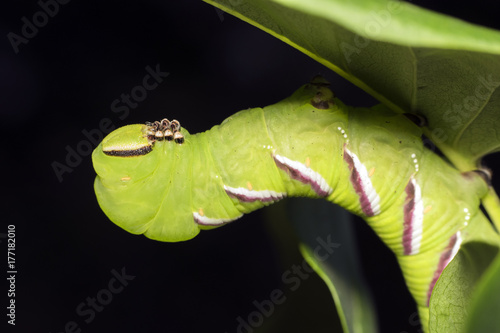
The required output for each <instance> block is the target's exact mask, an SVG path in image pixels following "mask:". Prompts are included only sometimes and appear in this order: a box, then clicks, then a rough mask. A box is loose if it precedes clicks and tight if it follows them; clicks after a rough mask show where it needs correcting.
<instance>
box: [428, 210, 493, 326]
mask: <svg viewBox="0 0 500 333" xmlns="http://www.w3.org/2000/svg"><path fill="white" fill-rule="evenodd" d="M471 223H474V224H476V227H475V228H474V229H471V234H470V235H468V237H467V239H466V240H465V241H464V244H463V245H462V247H461V248H460V251H459V252H458V253H457V255H456V256H455V258H454V259H453V260H452V261H451V263H450V264H449V265H448V266H447V267H446V268H445V270H444V271H443V273H442V275H441V277H440V278H439V280H438V281H437V283H436V286H435V287H434V290H433V292H432V296H431V300H430V319H429V328H430V332H465V325H466V321H467V317H468V315H469V311H470V309H471V300H472V298H473V297H474V295H475V288H476V286H477V285H478V283H479V281H480V279H481V277H483V275H484V274H485V272H486V270H487V269H488V267H489V266H490V264H491V263H492V262H493V260H494V258H495V256H497V255H498V253H499V248H500V241H499V237H498V234H496V233H495V232H494V231H493V229H492V227H491V225H490V224H489V222H488V221H487V220H486V218H484V217H483V216H480V217H478V218H477V219H475V220H474V221H472V222H471ZM490 292H494V291H493V290H491V291H490ZM498 295H499V294H498V293H496V294H494V297H495V298H498ZM496 311H497V312H498V309H496ZM486 318H487V319H486ZM484 320H485V321H486V322H485V323H483V324H484V325H489V323H491V322H492V320H498V315H496V316H492V317H484ZM474 332H490V331H487V330H486V331H485V330H476V331H474Z"/></svg>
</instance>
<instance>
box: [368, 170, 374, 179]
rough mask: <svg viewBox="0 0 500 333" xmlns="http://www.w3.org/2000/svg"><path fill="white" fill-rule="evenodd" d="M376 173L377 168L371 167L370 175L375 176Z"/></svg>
mask: <svg viewBox="0 0 500 333" xmlns="http://www.w3.org/2000/svg"><path fill="white" fill-rule="evenodd" d="M374 173H375V168H371V169H370V172H369V173H368V177H371V176H373V174H374Z"/></svg>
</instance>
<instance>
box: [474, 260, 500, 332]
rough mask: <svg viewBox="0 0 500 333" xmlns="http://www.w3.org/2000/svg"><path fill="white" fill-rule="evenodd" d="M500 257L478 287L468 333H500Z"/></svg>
mask: <svg viewBox="0 0 500 333" xmlns="http://www.w3.org/2000/svg"><path fill="white" fill-rule="evenodd" d="M498 295H500V255H497V258H496V259H495V262H494V263H493V264H492V265H491V267H490V268H489V269H488V271H487V272H486V273H485V274H484V277H483V278H482V279H481V281H480V283H479V284H478V286H477V290H476V292H475V295H474V298H473V300H472V306H471V313H470V316H469V318H468V325H467V332H470V333H474V332H500V316H499V310H500V297H499V296H498Z"/></svg>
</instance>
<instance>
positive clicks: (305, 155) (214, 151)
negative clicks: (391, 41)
mask: <svg viewBox="0 0 500 333" xmlns="http://www.w3.org/2000/svg"><path fill="white" fill-rule="evenodd" d="M171 123H174V122H171ZM171 123H170V122H168V121H167V120H165V122H156V123H147V124H146V125H142V124H137V125H128V126H125V127H122V128H119V129H117V130H115V131H114V132H112V133H111V134H109V135H108V136H107V137H106V138H105V139H104V140H103V142H102V143H101V144H100V145H99V146H98V147H97V148H96V149H95V151H94V153H93V156H92V158H93V163H94V168H95V170H96V172H97V177H96V180H95V184H94V186H95V192H96V195H97V199H98V202H99V204H100V206H101V208H102V209H103V211H104V212H105V213H106V215H107V216H108V217H109V218H110V220H111V221H113V222H114V223H116V224H117V225H119V226H120V227H122V228H124V229H125V230H127V231H129V232H131V233H133V234H144V235H146V236H147V237H149V238H152V239H155V240H159V241H168V242H176V241H184V240H188V239H191V238H193V237H195V236H196V235H197V234H198V233H199V232H200V230H202V229H211V228H214V227H218V226H221V225H224V224H227V223H230V222H232V221H234V220H236V219H238V218H239V217H241V216H242V214H246V213H250V212H252V211H254V210H256V209H259V208H262V207H264V206H267V205H270V204H272V203H273V202H276V201H279V200H281V199H283V198H285V197H287V196H304V197H313V198H323V199H326V200H328V201H331V202H332V203H335V204H338V205H340V206H342V207H344V208H346V209H347V210H349V211H350V212H352V213H354V214H357V215H359V216H361V217H362V218H363V219H364V220H365V221H366V222H367V223H368V224H369V225H370V227H371V228H373V230H374V231H375V232H376V233H377V235H378V236H379V237H380V238H381V239H382V240H383V242H384V243H385V244H386V245H387V246H388V247H389V248H390V249H391V250H392V251H393V252H394V254H395V255H396V257H397V260H398V262H399V264H400V267H401V270H402V272H403V275H404V277H405V281H406V283H407V285H408V288H409V290H410V292H411V294H412V295H413V297H414V299H415V300H416V302H417V305H418V309H419V314H420V316H421V321H422V323H423V326H424V328H425V327H427V325H426V323H427V322H428V319H429V312H428V306H429V299H430V295H431V292H432V289H433V287H434V285H435V283H436V281H437V279H438V278H439V276H440V274H441V272H442V271H443V269H444V268H445V267H446V265H447V264H448V263H449V262H450V261H451V259H452V258H453V256H454V255H455V254H456V253H457V251H458V249H459V247H460V244H461V243H462V241H463V240H466V239H467V237H468V233H469V231H468V230H469V228H468V227H469V226H470V225H473V224H474V223H475V221H477V220H479V219H485V216H484V215H483V214H482V213H481V211H480V210H479V205H480V198H481V197H482V196H484V195H485V194H486V192H487V190H488V186H487V184H486V182H485V181H484V180H483V179H482V178H481V177H480V176H479V175H478V174H476V173H475V172H468V173H461V172H459V171H458V170H456V169H455V168H454V167H452V166H451V165H449V164H448V163H446V162H445V161H444V160H443V159H442V158H440V157H439V156H437V155H436V154H434V153H433V152H432V151H430V150H428V149H427V148H425V147H424V145H423V143H422V140H421V135H422V133H421V129H420V128H419V127H418V126H417V125H415V124H414V123H413V122H411V121H410V120H409V119H408V118H406V117H405V116H404V115H401V114H397V113H394V112H392V111H390V110H388V109H387V108H385V107H384V106H382V105H379V106H375V107H373V108H354V107H348V106H346V105H344V104H343V103H342V102H341V101H340V100H338V99H337V98H335V97H334V95H333V93H332V92H331V91H330V90H329V88H328V87H327V85H326V84H325V82H324V81H322V80H316V81H315V82H313V83H310V84H306V85H304V86H303V87H301V88H300V89H299V90H298V91H296V92H295V93H294V94H293V95H292V96H291V97H289V98H287V99H285V100H283V101H281V102H279V103H277V104H275V105H271V106H268V107H264V108H254V109H248V110H244V111H240V112H238V113H236V114H234V115H233V116H231V117H229V118H227V119H226V120H225V121H224V122H223V123H222V124H221V125H217V126H214V127H213V128H212V129H211V130H209V131H206V132H204V133H199V134H189V132H188V131H187V130H185V129H183V128H180V125H178V123H175V125H172V126H169V125H170V124H171ZM167 129H168V131H172V130H173V131H172V133H170V132H169V133H168V134H167V137H172V135H171V134H174V132H175V133H177V134H176V139H175V140H168V139H163V137H164V135H163V134H164V133H165V132H166V130H167ZM158 131H160V132H161V133H159V134H158V135H156V133H157V132H158ZM332 223H334V222H332Z"/></svg>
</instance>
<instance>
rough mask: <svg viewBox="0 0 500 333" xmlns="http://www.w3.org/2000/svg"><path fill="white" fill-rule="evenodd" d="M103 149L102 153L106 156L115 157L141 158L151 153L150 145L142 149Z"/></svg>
mask: <svg viewBox="0 0 500 333" xmlns="http://www.w3.org/2000/svg"><path fill="white" fill-rule="evenodd" d="M130 148H131V149H123V148H121V149H103V150H102V152H103V153H104V154H105V155H108V156H117V157H133V156H142V155H146V154H149V153H150V152H151V151H153V147H152V145H146V146H143V147H139V148H135V149H132V148H133V147H130Z"/></svg>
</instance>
